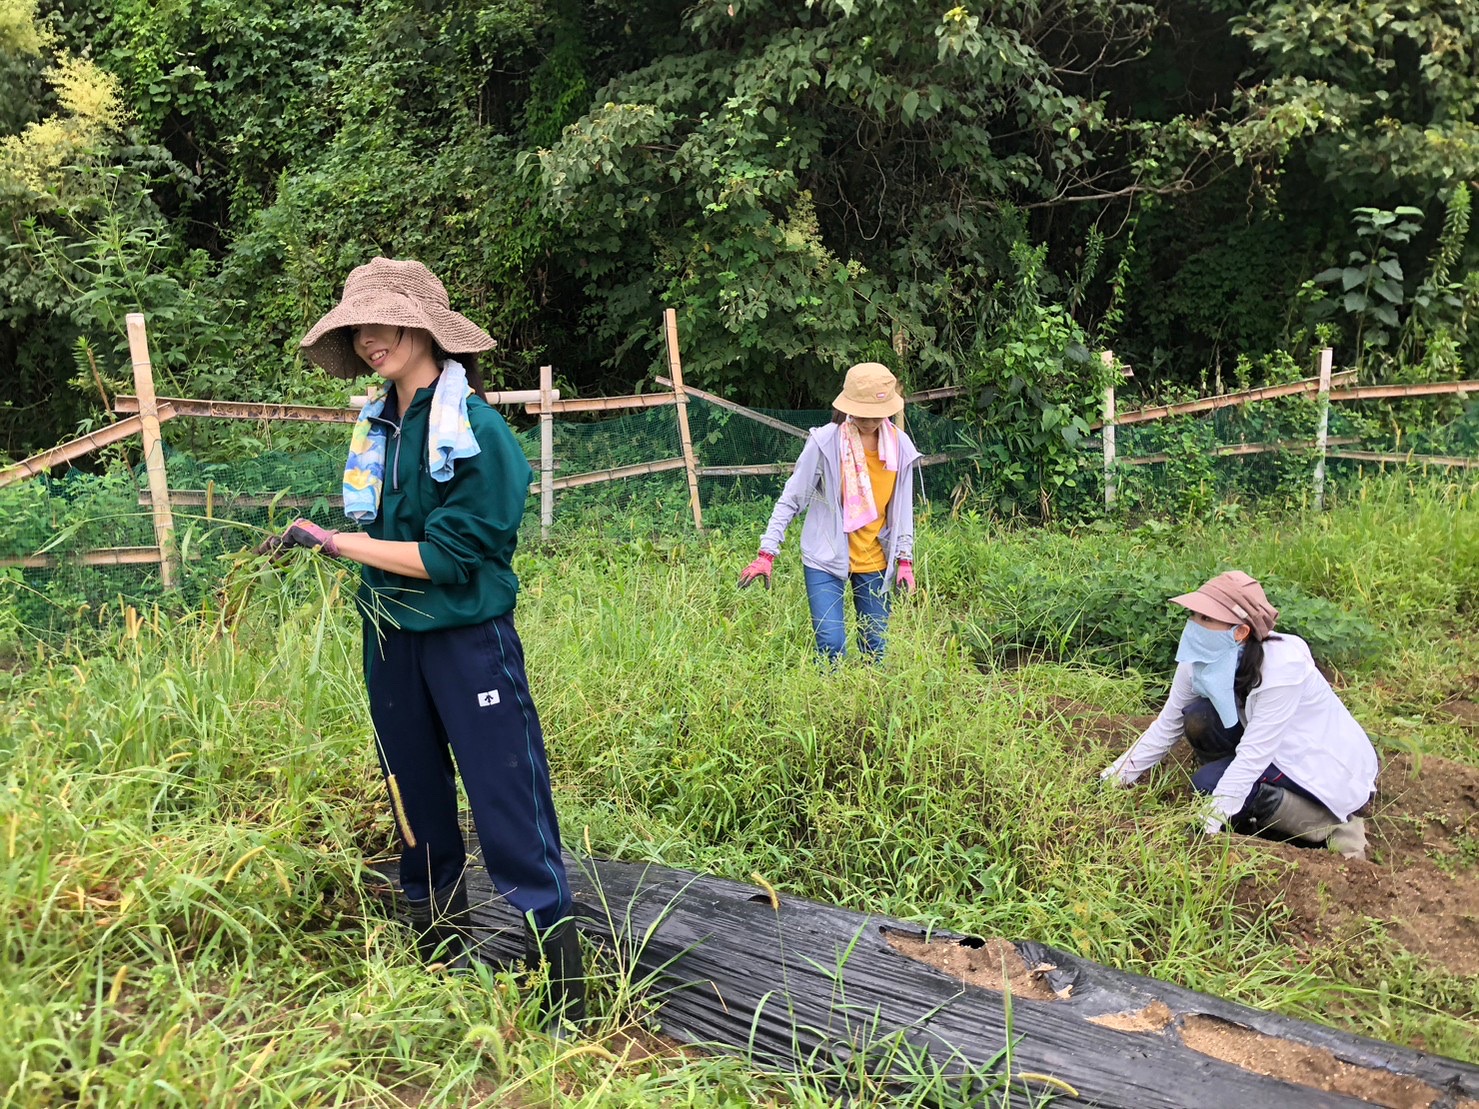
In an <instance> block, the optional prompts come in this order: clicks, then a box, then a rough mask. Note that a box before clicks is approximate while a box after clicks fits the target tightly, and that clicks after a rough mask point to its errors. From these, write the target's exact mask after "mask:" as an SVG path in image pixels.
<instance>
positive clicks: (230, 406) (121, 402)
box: [113, 396, 359, 424]
mask: <svg viewBox="0 0 1479 1109" xmlns="http://www.w3.org/2000/svg"><path fill="white" fill-rule="evenodd" d="M159 403H160V404H161V405H169V406H170V407H172V408H173V409H174V410H175V415H176V416H194V417H202V418H205V419H211V420H283V421H296V422H299V423H304V422H306V423H313V424H352V423H354V421H355V420H356V419H357V418H358V416H359V413H358V411H356V410H354V409H350V408H323V407H319V406H317V405H311V404H265V403H261V402H258V401H240V400H200V399H198V398H193V397H160V398H159ZM138 410H139V398H138V397H130V396H117V397H114V398H113V411H114V412H137V411H138Z"/></svg>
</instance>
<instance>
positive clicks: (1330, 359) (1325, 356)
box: [1315, 347, 1335, 512]
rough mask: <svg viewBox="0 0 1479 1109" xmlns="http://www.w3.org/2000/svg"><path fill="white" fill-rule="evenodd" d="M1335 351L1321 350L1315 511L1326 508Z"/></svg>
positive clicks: (1316, 424)
mask: <svg viewBox="0 0 1479 1109" xmlns="http://www.w3.org/2000/svg"><path fill="white" fill-rule="evenodd" d="M1334 361H1335V352H1334V351H1333V350H1331V349H1330V348H1329V347H1326V348H1325V349H1324V350H1322V351H1321V352H1320V392H1319V396H1318V399H1317V400H1316V405H1317V407H1318V411H1319V415H1318V416H1317V417H1316V422H1315V511H1317V512H1323V511H1324V509H1325V452H1326V451H1327V450H1328V449H1329V447H1330V442H1329V440H1330V368H1331V366H1332V365H1333V364H1334Z"/></svg>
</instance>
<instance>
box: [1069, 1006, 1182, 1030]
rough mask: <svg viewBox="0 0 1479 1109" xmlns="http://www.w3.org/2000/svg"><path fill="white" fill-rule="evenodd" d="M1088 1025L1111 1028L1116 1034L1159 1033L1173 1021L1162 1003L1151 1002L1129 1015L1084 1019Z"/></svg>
mask: <svg viewBox="0 0 1479 1109" xmlns="http://www.w3.org/2000/svg"><path fill="white" fill-rule="evenodd" d="M1086 1019H1087V1020H1088V1022H1089V1023H1090V1024H1097V1025H1099V1026H1100V1027H1102V1028H1113V1029H1114V1030H1115V1031H1116V1032H1160V1031H1162V1030H1164V1029H1165V1027H1166V1025H1168V1024H1170V1023H1171V1021H1172V1020H1174V1019H1175V1014H1174V1013H1172V1012H1171V1007H1170V1006H1169V1005H1167V1004H1166V1003H1165V1002H1164V1001H1152V1002H1151V1003H1150V1004H1149V1005H1147V1006H1146V1007H1145V1008H1143V1009H1136V1010H1134V1011H1133V1012H1129V1013H1105V1014H1103V1015H1102V1016H1097V1017H1088V1018H1086Z"/></svg>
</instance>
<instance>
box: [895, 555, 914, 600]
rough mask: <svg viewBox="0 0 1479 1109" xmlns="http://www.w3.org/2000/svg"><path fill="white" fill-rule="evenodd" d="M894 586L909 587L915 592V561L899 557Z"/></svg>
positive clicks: (908, 588) (898, 587) (897, 587)
mask: <svg viewBox="0 0 1479 1109" xmlns="http://www.w3.org/2000/svg"><path fill="white" fill-rule="evenodd" d="M894 583H895V584H894V588H895V589H907V590H908V591H909V592H910V593H913V592H914V563H912V562H910V561H909V560H908V559H907V558H901V559H899V566H898V569H897V570H895V571H894Z"/></svg>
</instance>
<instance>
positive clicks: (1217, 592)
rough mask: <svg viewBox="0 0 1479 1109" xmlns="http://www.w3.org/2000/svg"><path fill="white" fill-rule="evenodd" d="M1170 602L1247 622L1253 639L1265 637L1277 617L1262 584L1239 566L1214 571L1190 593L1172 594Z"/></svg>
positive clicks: (1231, 620) (1216, 617) (1227, 619)
mask: <svg viewBox="0 0 1479 1109" xmlns="http://www.w3.org/2000/svg"><path fill="white" fill-rule="evenodd" d="M1171 603H1172V604H1177V605H1181V606H1182V607H1183V608H1189V609H1191V611H1192V612H1198V613H1201V614H1202V615H1203V616H1210V617H1211V618H1212V619H1213V620H1221V621H1222V622H1223V623H1224V624H1247V625H1248V627H1249V628H1251V629H1252V631H1253V636H1254V638H1255V639H1267V638H1268V637H1269V635H1270V633H1272V632H1273V630H1274V621H1275V620H1277V619H1278V618H1279V610H1278V609H1276V608H1275V607H1274V606H1273V605H1271V604H1269V603H1268V597H1266V596H1265V595H1264V592H1263V586H1261V585H1259V584H1258V582H1257V581H1255V580H1254V579H1253V578H1251V577H1249V576H1248V575H1247V574H1245V573H1243V571H1241V570H1229V571H1227V573H1225V574H1218V575H1217V576H1216V577H1215V578H1213V579H1212V580H1211V581H1209V582H1207V583H1206V584H1205V585H1202V586H1200V587H1198V588H1197V589H1195V590H1194V591H1192V592H1191V593H1183V594H1181V596H1179V597H1172V598H1171Z"/></svg>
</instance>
